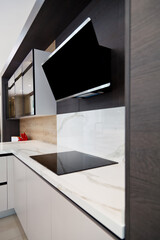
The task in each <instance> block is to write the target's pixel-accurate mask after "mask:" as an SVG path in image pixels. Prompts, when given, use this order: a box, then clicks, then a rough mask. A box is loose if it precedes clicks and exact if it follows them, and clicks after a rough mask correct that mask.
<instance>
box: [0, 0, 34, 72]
mask: <svg viewBox="0 0 160 240" xmlns="http://www.w3.org/2000/svg"><path fill="white" fill-rule="evenodd" d="M35 2H36V0H27V1H24V0H1V1H0V36H1V37H0V72H1V71H2V69H3V67H4V65H5V63H6V61H7V59H8V57H9V54H10V52H11V50H12V48H13V47H14V45H15V43H16V40H17V38H18V36H19V35H20V32H21V31H22V28H23V26H24V24H25V22H26V20H27V18H28V16H29V13H30V12H31V10H32V8H33V5H34V4H35Z"/></svg>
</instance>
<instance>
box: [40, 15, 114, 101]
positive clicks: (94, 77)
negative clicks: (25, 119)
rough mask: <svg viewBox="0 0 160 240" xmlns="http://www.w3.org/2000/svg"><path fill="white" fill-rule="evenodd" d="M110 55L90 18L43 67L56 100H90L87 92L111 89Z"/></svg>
mask: <svg viewBox="0 0 160 240" xmlns="http://www.w3.org/2000/svg"><path fill="white" fill-rule="evenodd" d="M110 55H111V51H110V49H109V48H106V47H102V46H100V45H99V44H98V41H97V37H96V34H95V31H94V28H93V25H92V22H91V19H90V18H87V19H86V20H85V21H84V22H83V23H82V24H81V25H80V26H79V27H78V28H77V29H76V30H75V31H74V32H73V33H72V34H71V35H70V36H69V37H68V38H67V39H66V40H65V41H64V42H63V43H62V44H61V45H60V46H59V47H58V48H57V49H56V50H55V51H54V52H53V53H52V54H51V56H50V57H49V59H48V60H47V61H46V62H45V63H44V64H43V69H44V72H45V74H46V76H47V79H48V81H49V84H50V86H51V89H52V91H53V94H54V96H55V99H56V100H57V101H61V100H64V99H67V98H70V97H75V96H80V97H86V95H84V93H85V94H86V93H88V92H90V91H93V92H94V91H97V90H100V89H102V88H105V87H108V86H110V81H111V76H110V71H111V63H110ZM100 91H103V89H102V90H100ZM82 94H83V96H82ZM94 94H95V93H94ZM91 95H92V94H91ZM87 97H88V95H87Z"/></svg>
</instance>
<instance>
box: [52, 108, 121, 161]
mask: <svg viewBox="0 0 160 240" xmlns="http://www.w3.org/2000/svg"><path fill="white" fill-rule="evenodd" d="M124 141H125V107H117V108H108V109H101V110H93V111H85V112H78V113H67V114H60V115H57V145H59V146H64V147H68V148H71V149H74V150H77V151H81V152H84V153H88V154H93V155H96V156H99V157H104V158H107V159H109V160H114V161H118V162H120V161H124Z"/></svg>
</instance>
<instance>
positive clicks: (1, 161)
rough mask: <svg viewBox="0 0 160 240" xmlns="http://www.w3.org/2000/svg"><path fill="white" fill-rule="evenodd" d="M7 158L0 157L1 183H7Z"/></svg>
mask: <svg viewBox="0 0 160 240" xmlns="http://www.w3.org/2000/svg"><path fill="white" fill-rule="evenodd" d="M6 164H7V163H6V157H0V183H3V182H6V181H7V166H6Z"/></svg>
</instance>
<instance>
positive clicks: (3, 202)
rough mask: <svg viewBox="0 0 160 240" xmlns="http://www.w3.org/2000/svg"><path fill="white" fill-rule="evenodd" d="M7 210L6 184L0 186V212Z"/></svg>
mask: <svg viewBox="0 0 160 240" xmlns="http://www.w3.org/2000/svg"><path fill="white" fill-rule="evenodd" d="M5 210H7V185H2V186H0V212H1V211H5Z"/></svg>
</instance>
